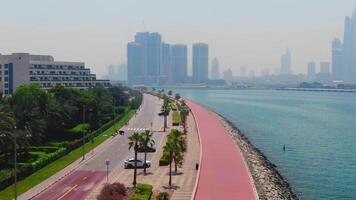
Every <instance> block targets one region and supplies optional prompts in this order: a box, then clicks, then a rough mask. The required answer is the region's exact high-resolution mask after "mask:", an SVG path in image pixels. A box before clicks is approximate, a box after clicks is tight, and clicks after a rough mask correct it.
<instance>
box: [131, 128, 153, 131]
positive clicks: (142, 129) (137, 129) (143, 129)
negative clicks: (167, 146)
mask: <svg viewBox="0 0 356 200" xmlns="http://www.w3.org/2000/svg"><path fill="white" fill-rule="evenodd" d="M127 130H128V131H145V130H150V129H149V128H128V129H127Z"/></svg>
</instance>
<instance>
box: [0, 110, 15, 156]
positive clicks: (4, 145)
mask: <svg viewBox="0 0 356 200" xmlns="http://www.w3.org/2000/svg"><path fill="white" fill-rule="evenodd" d="M13 126H14V118H13V116H12V115H11V113H10V112H9V111H8V110H6V109H5V106H4V105H1V104H0V150H1V152H2V153H3V154H4V156H5V162H7V161H8V152H9V150H10V149H11V144H12V142H11V132H12V129H13Z"/></svg>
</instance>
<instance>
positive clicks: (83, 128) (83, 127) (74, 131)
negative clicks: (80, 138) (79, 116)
mask: <svg viewBox="0 0 356 200" xmlns="http://www.w3.org/2000/svg"><path fill="white" fill-rule="evenodd" d="M89 126H90V125H89V124H78V125H76V126H75V127H73V128H71V129H69V130H68V131H69V133H71V134H74V135H76V134H83V132H86V131H88V130H89Z"/></svg>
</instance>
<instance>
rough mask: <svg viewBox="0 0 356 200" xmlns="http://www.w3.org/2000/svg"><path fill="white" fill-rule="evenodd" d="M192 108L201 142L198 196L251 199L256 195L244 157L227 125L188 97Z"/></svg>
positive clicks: (212, 199) (211, 199) (201, 198)
mask: <svg viewBox="0 0 356 200" xmlns="http://www.w3.org/2000/svg"><path fill="white" fill-rule="evenodd" d="M186 103H187V105H188V106H189V107H190V109H191V110H192V112H193V114H194V117H195V120H196V123H197V128H198V132H199V136H200V140H201V145H202V152H201V153H202V158H201V159H202V160H201V163H200V164H201V166H200V174H199V180H198V184H197V188H196V194H195V199H196V200H217V199H224V200H230V199H231V200H250V199H251V200H252V199H256V198H257V195H256V192H255V189H254V185H253V181H252V178H251V176H250V172H249V170H248V168H247V166H246V164H245V161H244V158H243V156H242V154H241V152H240V150H239V149H238V148H237V146H236V145H235V143H234V142H233V141H232V140H231V138H230V137H229V136H228V134H227V133H225V130H224V127H223V126H222V125H221V124H220V122H219V120H218V119H217V118H215V117H214V116H213V115H212V113H211V112H210V111H209V110H207V109H205V108H203V107H202V106H200V105H198V104H196V103H194V102H192V101H186Z"/></svg>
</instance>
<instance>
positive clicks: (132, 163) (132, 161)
mask: <svg viewBox="0 0 356 200" xmlns="http://www.w3.org/2000/svg"><path fill="white" fill-rule="evenodd" d="M136 163H137V167H138V168H142V167H143V165H144V162H143V160H140V159H137V160H136ZM124 166H125V169H129V168H133V167H134V166H135V159H134V158H130V159H127V160H125V163H124ZM146 167H147V168H149V167H151V162H150V161H148V160H146Z"/></svg>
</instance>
